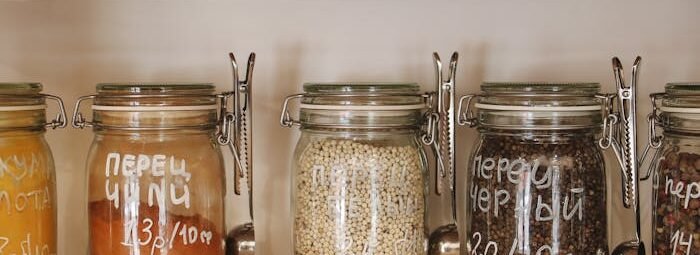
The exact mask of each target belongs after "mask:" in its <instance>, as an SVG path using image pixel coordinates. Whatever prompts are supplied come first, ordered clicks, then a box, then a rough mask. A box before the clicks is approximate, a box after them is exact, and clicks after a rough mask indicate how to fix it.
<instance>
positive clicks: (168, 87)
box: [73, 83, 220, 130]
mask: <svg viewBox="0 0 700 255" xmlns="http://www.w3.org/2000/svg"><path fill="white" fill-rule="evenodd" d="M90 98H92V99H93V100H94V103H93V105H92V110H93V121H91V122H88V121H86V120H85V119H84V118H83V116H82V114H81V113H80V112H79V111H78V109H79V105H80V102H81V101H83V100H86V99H90ZM218 99H219V95H217V94H215V86H214V85H212V84H209V83H192V84H177V83H150V84H144V83H130V84H115V83H105V84H99V85H97V94H96V95H94V96H85V97H81V98H80V99H79V100H78V106H77V107H76V111H75V112H74V114H73V119H74V121H73V125H74V126H76V127H80V128H82V127H87V126H94V127H96V128H98V129H99V130H104V129H128V130H149V129H153V130H166V129H172V130H176V129H189V128H196V129H207V130H209V129H214V128H216V126H217V121H218V110H219V109H220V106H219V100H218Z"/></svg>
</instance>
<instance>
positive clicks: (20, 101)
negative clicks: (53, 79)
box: [0, 82, 46, 110]
mask: <svg viewBox="0 0 700 255" xmlns="http://www.w3.org/2000/svg"><path fill="white" fill-rule="evenodd" d="M42 89H43V86H42V85H41V84H40V83H34V82H17V83H0V98H2V100H1V101H0V106H3V107H5V108H6V109H8V110H13V109H20V110H21V109H23V108H18V107H19V106H26V107H25V108H27V107H28V108H27V109H28V110H43V109H45V108H46V106H45V105H44V104H45V99H44V96H43V95H41V94H40V93H41V90H42ZM6 106H7V107H9V108H7V107H6Z"/></svg>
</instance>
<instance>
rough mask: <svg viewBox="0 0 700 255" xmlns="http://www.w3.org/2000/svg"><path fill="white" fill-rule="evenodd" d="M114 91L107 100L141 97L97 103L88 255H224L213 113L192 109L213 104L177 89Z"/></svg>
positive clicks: (208, 109) (89, 165) (221, 190)
mask: <svg viewBox="0 0 700 255" xmlns="http://www.w3.org/2000/svg"><path fill="white" fill-rule="evenodd" d="M110 86H111V87H109V88H108V91H107V92H103V93H108V92H109V93H124V92H123V91H128V93H132V94H133V93H140V95H139V96H138V97H133V96H131V97H130V96H124V95H111V94H110V96H104V95H100V94H98V96H97V97H96V99H95V106H93V110H94V111H93V119H94V132H95V137H94V140H93V143H92V146H91V148H90V152H89V154H88V160H87V171H88V186H89V189H88V191H89V193H88V196H89V197H88V202H89V204H88V212H89V224H90V254H92V255H100V254H105V255H107V254H109V255H117V254H124V255H127V254H128V255H132V254H163V255H164V254H168V255H178V254H205V255H222V254H224V240H223V239H224V236H223V235H224V234H223V233H224V231H225V228H224V227H225V226H224V194H225V183H224V182H225V178H224V177H225V176H224V168H223V167H224V163H223V158H222V154H221V151H220V147H219V144H218V143H217V137H216V116H217V114H216V105H215V104H214V105H212V107H209V103H211V102H213V101H208V100H204V99H202V100H203V101H206V102H207V103H204V104H203V105H192V102H193V98H200V99H201V98H213V96H203V95H192V96H190V95H188V94H187V92H188V91H184V92H183V91H178V90H179V89H180V88H179V87H177V86H175V87H167V88H166V89H161V88H160V87H157V88H156V87H146V88H143V87H142V86H141V87H139V89H134V88H133V87H126V88H122V87H119V86H114V85H110ZM205 88H207V89H206V90H209V89H212V88H210V87H205ZM149 89H150V90H151V91H153V92H148V91H149ZM192 89H201V87H197V86H195V87H193V88H192ZM113 90H116V91H118V92H112V91H113ZM172 90H175V91H172ZM185 90H186V89H185ZM98 91H99V87H98ZM163 91H165V92H166V93H165V95H163V94H162V93H163ZM144 93H146V94H147V93H154V94H156V95H155V96H153V95H150V94H148V95H145V96H144V95H143V94H144ZM172 93H180V94H178V95H177V96H175V97H174V98H171V94H172ZM100 96H104V99H103V98H100ZM134 98H137V99H134ZM212 100H213V99H212ZM134 105H135V106H134ZM190 107H191V108H190ZM195 107H199V108H195ZM188 108H189V109H188ZM203 108H206V109H203Z"/></svg>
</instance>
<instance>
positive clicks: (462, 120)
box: [457, 94, 478, 127]
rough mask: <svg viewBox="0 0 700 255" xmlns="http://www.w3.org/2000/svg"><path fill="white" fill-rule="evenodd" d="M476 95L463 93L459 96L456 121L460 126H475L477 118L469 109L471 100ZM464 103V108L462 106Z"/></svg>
mask: <svg viewBox="0 0 700 255" xmlns="http://www.w3.org/2000/svg"><path fill="white" fill-rule="evenodd" d="M476 97H478V95H474V94H470V95H464V96H462V97H461V98H459V109H458V110H457V116H458V119H457V123H459V125H460V126H469V127H475V126H476V125H477V124H478V120H477V118H476V117H474V113H473V112H472V110H471V107H472V100H473V99H474V98H476ZM465 105H466V108H464V106H465Z"/></svg>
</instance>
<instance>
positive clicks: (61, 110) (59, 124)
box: [41, 94, 67, 129]
mask: <svg viewBox="0 0 700 255" xmlns="http://www.w3.org/2000/svg"><path fill="white" fill-rule="evenodd" d="M41 95H42V96H43V97H45V98H46V99H49V100H53V101H56V103H57V104H58V113H57V114H56V118H55V119H53V120H51V122H47V123H46V124H45V126H46V127H47V128H52V129H57V128H64V127H66V123H67V121H66V107H65V106H64V105H63V100H62V99H61V98H60V97H57V96H54V95H49V94H41Z"/></svg>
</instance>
